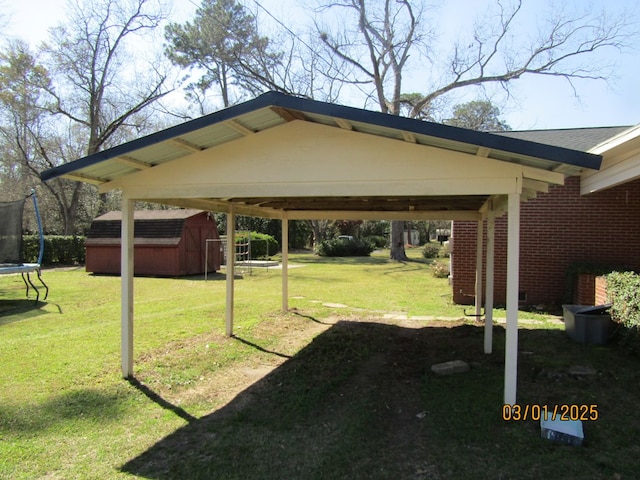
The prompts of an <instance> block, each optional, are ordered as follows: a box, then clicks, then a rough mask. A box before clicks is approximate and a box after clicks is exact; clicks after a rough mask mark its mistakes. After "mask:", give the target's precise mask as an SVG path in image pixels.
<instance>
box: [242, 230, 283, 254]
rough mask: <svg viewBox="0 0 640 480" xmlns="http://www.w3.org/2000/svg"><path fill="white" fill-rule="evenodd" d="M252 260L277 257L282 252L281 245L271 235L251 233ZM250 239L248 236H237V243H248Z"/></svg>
mask: <svg viewBox="0 0 640 480" xmlns="http://www.w3.org/2000/svg"><path fill="white" fill-rule="evenodd" d="M249 236H250V237H251V258H252V259H256V258H267V257H269V256H271V255H275V254H276V253H278V252H279V251H280V244H279V243H278V241H277V240H276V239H275V238H273V237H272V236H271V235H267V234H266V233H258V232H251V233H250V234H249ZM248 241H249V237H248V236H247V235H242V236H237V237H236V242H237V243H247V242H248Z"/></svg>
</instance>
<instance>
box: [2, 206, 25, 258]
mask: <svg viewBox="0 0 640 480" xmlns="http://www.w3.org/2000/svg"><path fill="white" fill-rule="evenodd" d="M24 202H25V199H22V200H17V201H15V202H1V203H0V219H2V221H0V267H1V266H7V265H22V214H23V211H24Z"/></svg>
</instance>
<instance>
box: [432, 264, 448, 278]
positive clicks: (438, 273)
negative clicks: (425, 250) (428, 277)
mask: <svg viewBox="0 0 640 480" xmlns="http://www.w3.org/2000/svg"><path fill="white" fill-rule="evenodd" d="M431 272H432V273H433V276H434V277H436V278H447V277H448V276H449V273H450V269H449V264H448V263H445V262H437V261H436V262H433V263H432V264H431Z"/></svg>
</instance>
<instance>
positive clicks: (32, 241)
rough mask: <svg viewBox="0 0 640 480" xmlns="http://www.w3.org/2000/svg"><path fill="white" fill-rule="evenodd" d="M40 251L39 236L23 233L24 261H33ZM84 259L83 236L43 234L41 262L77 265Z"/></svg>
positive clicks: (48, 264)
mask: <svg viewBox="0 0 640 480" xmlns="http://www.w3.org/2000/svg"><path fill="white" fill-rule="evenodd" d="M39 251H40V237H39V236H38V235H24V236H23V237H22V252H23V258H24V261H25V262H26V263H35V262H36V261H37V260H38V252H39ZM84 260H85V251H84V237H77V236H70V235H45V236H44V254H43V257H42V264H43V265H44V266H51V265H77V264H83V263H84Z"/></svg>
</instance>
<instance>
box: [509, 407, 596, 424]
mask: <svg viewBox="0 0 640 480" xmlns="http://www.w3.org/2000/svg"><path fill="white" fill-rule="evenodd" d="M598 418H599V413H598V405H597V404H584V405H578V404H560V405H537V404H525V405H520V404H517V403H516V404H513V405H509V404H504V405H503V406H502V420H504V421H507V422H521V421H522V422H524V421H527V420H533V421H540V420H545V421H547V420H551V421H556V420H560V421H570V420H571V421H577V420H581V421H583V422H584V421H590V422H594V421H596V420H598Z"/></svg>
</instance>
